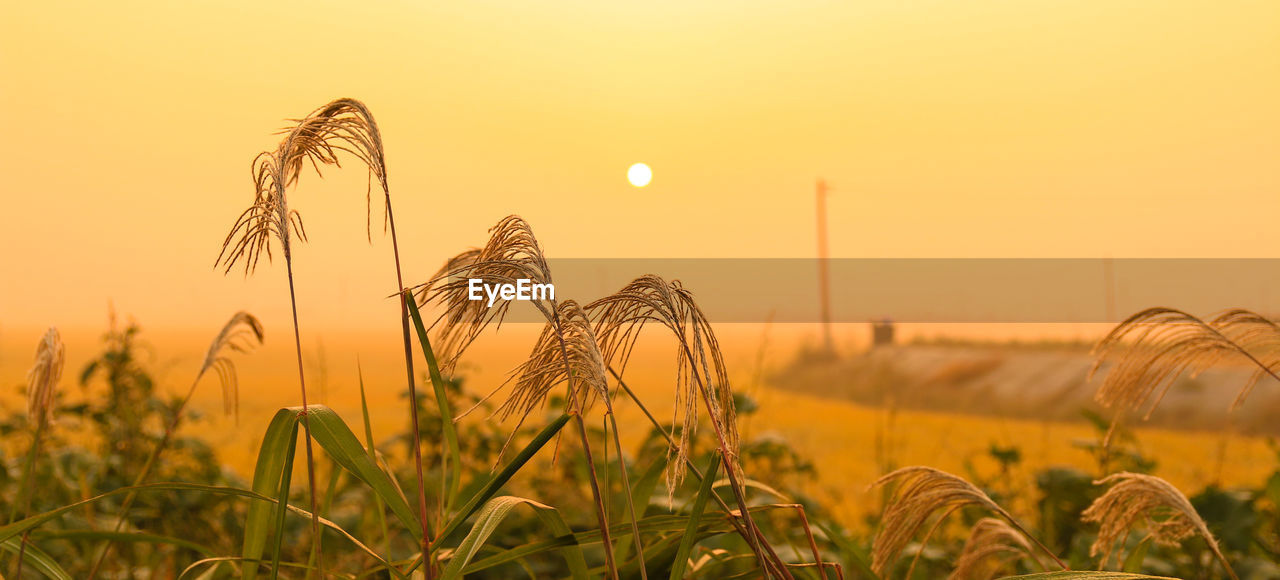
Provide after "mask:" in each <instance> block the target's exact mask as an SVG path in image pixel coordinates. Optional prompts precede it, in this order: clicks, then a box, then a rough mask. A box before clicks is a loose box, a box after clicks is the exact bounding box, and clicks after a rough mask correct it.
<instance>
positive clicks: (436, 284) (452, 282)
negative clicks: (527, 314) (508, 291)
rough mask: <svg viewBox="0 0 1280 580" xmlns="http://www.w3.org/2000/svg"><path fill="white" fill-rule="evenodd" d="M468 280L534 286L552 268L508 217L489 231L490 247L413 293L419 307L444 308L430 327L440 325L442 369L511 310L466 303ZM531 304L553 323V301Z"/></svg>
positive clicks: (527, 232)
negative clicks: (524, 282) (431, 305)
mask: <svg viewBox="0 0 1280 580" xmlns="http://www.w3.org/2000/svg"><path fill="white" fill-rule="evenodd" d="M473 278H474V279H479V280H482V281H484V283H485V284H487V285H495V284H515V283H516V281H517V280H521V279H526V280H529V281H530V282H531V283H533V284H550V283H552V281H551V268H550V267H549V266H548V265H547V260H546V258H545V257H544V256H543V254H542V248H541V246H539V245H538V239H537V237H535V236H534V235H533V229H532V228H531V227H529V224H528V222H525V221H524V219H522V218H521V217H520V216H516V215H511V216H507V217H505V218H503V219H502V220H501V221H499V222H498V224H497V225H495V226H494V227H492V228H490V229H489V241H488V243H486V244H485V245H484V247H483V248H478V249H471V250H467V251H465V252H462V253H461V254H458V255H457V256H454V257H453V258H451V259H449V261H448V262H447V263H446V264H445V265H444V267H442V268H441V269H440V270H439V271H437V272H436V274H435V275H434V276H433V277H432V278H431V280H429V281H427V282H426V283H423V284H420V285H418V286H415V287H414V289H413V290H414V293H415V295H416V297H417V300H418V303H419V304H420V305H422V306H426V305H428V304H432V303H434V304H438V305H441V306H442V307H443V308H444V312H443V313H442V314H441V315H440V317H439V318H438V319H437V320H436V322H435V324H433V326H435V325H436V324H438V325H439V330H438V331H437V335H438V337H439V339H438V340H439V342H438V344H437V345H436V347H437V349H438V350H439V353H440V354H441V357H440V358H441V360H442V361H443V364H444V365H445V366H446V367H451V366H453V364H455V363H456V362H457V359H458V357H460V356H461V355H462V352H463V351H465V350H466V348H467V347H468V346H470V345H471V343H472V342H473V341H475V339H476V338H477V337H479V335H480V333H481V332H483V331H484V329H485V328H486V327H487V326H488V325H489V324H490V323H493V322H495V321H496V322H497V323H498V324H499V325H501V324H502V320H503V318H504V317H505V316H506V313H507V309H508V308H509V307H510V302H507V301H502V302H499V303H497V304H495V305H494V306H493V307H492V308H490V307H489V306H488V304H486V303H485V302H484V301H481V300H471V299H470V297H469V294H470V290H469V282H468V280H469V279H473ZM532 303H533V305H534V307H536V308H537V309H538V310H539V311H540V312H541V313H542V314H543V316H544V317H546V319H547V320H548V321H554V320H555V319H556V316H557V315H556V307H555V301H554V300H533V301H532Z"/></svg>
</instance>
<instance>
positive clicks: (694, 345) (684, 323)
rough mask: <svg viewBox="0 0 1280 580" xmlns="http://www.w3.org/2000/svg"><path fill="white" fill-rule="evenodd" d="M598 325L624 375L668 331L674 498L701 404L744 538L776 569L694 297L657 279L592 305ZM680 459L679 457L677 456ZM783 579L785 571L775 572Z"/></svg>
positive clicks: (720, 365) (707, 326)
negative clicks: (649, 327)
mask: <svg viewBox="0 0 1280 580" xmlns="http://www.w3.org/2000/svg"><path fill="white" fill-rule="evenodd" d="M587 311H588V313H589V315H590V316H591V319H592V320H593V322H594V324H595V333H596V337H597V338H598V340H599V344H600V352H601V353H602V355H603V357H604V360H605V364H606V365H608V366H609V367H610V368H613V369H616V371H617V372H618V374H620V375H621V374H623V373H624V372H625V370H626V365H627V361H628V359H629V358H630V356H631V352H632V350H633V349H634V347H635V343H636V341H637V340H638V339H639V335H640V331H641V330H642V329H643V328H644V326H645V325H646V324H647V323H649V322H656V323H658V324H660V325H662V326H664V327H665V328H667V330H669V331H670V332H671V334H672V336H673V337H675V340H676V361H677V362H676V389H675V405H674V410H673V415H674V417H673V422H674V423H675V424H679V425H681V431H680V442H679V445H677V446H676V447H675V449H671V448H668V451H667V458H668V460H667V466H668V467H667V472H666V473H667V490H668V494H671V493H672V490H674V489H675V487H676V486H678V485H679V483H680V482H681V481H682V480H683V478H684V474H685V468H686V464H687V463H688V459H689V449H690V447H691V446H692V441H693V438H694V435H695V434H696V431H697V427H698V413H697V410H696V409H697V404H698V401H699V400H701V401H702V402H703V407H704V409H705V411H706V414H707V417H708V419H709V421H710V422H711V427H712V429H713V431H714V432H715V438H716V449H717V450H718V451H719V453H720V459H721V461H722V462H723V463H724V465H725V466H726V467H725V474H726V475H727V476H728V479H729V483H730V488H731V489H732V491H733V494H734V499H735V500H736V501H737V504H738V511H739V514H740V517H741V518H742V520H743V523H744V526H745V528H746V532H747V533H746V534H745V536H744V539H745V540H746V541H747V543H748V544H749V545H750V546H751V550H752V552H753V553H754V554H755V556H756V561H757V563H758V564H759V565H760V567H761V570H763V571H765V572H766V575H768V571H769V569H770V567H771V565H772V561H771V560H770V559H769V558H768V557H767V555H766V553H765V550H764V549H762V548H761V544H762V543H765V542H767V540H766V539H765V538H764V537H763V534H761V533H760V530H759V528H757V527H756V525H755V522H753V521H752V518H751V512H750V510H749V509H748V504H747V499H746V491H745V488H744V486H743V485H742V482H741V479H742V465H741V463H740V461H739V460H738V426H737V414H736V413H735V411H734V402H733V391H732V389H731V387H730V386H729V373H728V371H727V370H726V368H725V364H724V356H723V354H722V353H721V351H720V344H719V341H718V340H717V339H716V335H715V332H714V331H713V330H712V328H711V323H710V321H708V320H707V317H706V315H705V314H703V312H702V309H701V308H700V307H698V303H697V301H695V300H694V298H693V293H692V292H690V291H688V290H686V289H685V288H684V286H683V285H682V284H681V283H680V281H679V280H673V281H671V282H667V281H666V280H663V279H662V278H661V277H659V276H654V275H646V276H641V277H639V278H636V279H635V280H633V281H631V282H630V283H629V284H627V285H626V286H624V287H623V288H622V289H621V290H619V291H618V292H616V293H614V294H612V295H610V296H606V297H604V298H601V299H599V300H596V301H594V302H592V303H591V304H589V305H587ZM673 455H674V457H672V456H673ZM775 571H776V572H778V573H779V574H780V575H781V576H783V577H786V576H788V575H789V573H788V572H787V571H786V570H785V568H782V569H777V570H775Z"/></svg>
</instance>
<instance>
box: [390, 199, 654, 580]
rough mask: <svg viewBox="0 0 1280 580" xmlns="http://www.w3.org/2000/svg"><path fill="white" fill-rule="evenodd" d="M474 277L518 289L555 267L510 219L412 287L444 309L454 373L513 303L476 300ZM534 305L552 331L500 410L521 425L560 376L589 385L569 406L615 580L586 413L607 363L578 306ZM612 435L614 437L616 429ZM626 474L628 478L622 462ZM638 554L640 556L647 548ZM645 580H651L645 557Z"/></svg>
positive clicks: (443, 342)
mask: <svg viewBox="0 0 1280 580" xmlns="http://www.w3.org/2000/svg"><path fill="white" fill-rule="evenodd" d="M469 279H480V280H482V281H483V282H484V283H485V284H487V285H493V284H514V283H516V281H517V280H521V279H527V280H529V281H530V282H531V283H533V284H552V279H551V269H550V267H549V266H548V265H547V260H546V258H545V256H544V255H543V252H542V247H541V246H540V245H539V244H538V238H537V237H536V236H535V235H534V234H533V228H532V227H530V226H529V224H528V222H526V221H525V220H524V219H523V218H521V217H520V216H516V215H510V216H507V217H505V218H503V219H502V220H501V221H499V222H498V224H497V225H495V226H494V227H492V228H490V229H489V241H488V242H487V243H486V244H485V245H484V247H482V248H479V249H470V250H466V251H464V252H462V253H460V254H458V255H457V256H454V257H453V258H451V259H450V260H449V261H448V262H447V263H446V264H445V266H444V267H443V268H441V269H440V270H439V271H438V272H437V273H436V274H435V276H433V277H432V278H431V280H429V281H428V282H426V283H424V284H420V285H418V286H416V287H415V288H414V292H415V295H416V296H417V300H418V301H419V303H420V304H422V305H424V306H425V305H427V304H431V303H435V304H439V305H441V306H442V307H443V310H444V312H443V313H442V314H441V315H440V316H439V318H437V319H436V321H435V322H434V323H433V324H432V326H433V327H436V328H437V336H438V337H439V339H438V342H437V344H439V345H440V349H441V352H442V353H443V357H442V358H443V359H444V361H445V366H446V368H451V367H452V366H453V365H454V364H455V363H456V362H457V360H458V358H459V357H460V356H461V355H462V353H463V352H464V351H465V350H466V349H467V347H468V346H470V345H471V343H472V342H474V341H475V339H476V338H477V337H479V335H480V334H481V333H482V332H483V331H484V329H485V328H487V327H488V326H489V325H490V324H492V323H495V322H496V323H497V324H499V325H501V323H502V320H503V318H504V317H505V316H506V313H507V309H508V308H509V307H510V304H511V303H510V301H506V300H503V301H501V302H499V303H496V304H494V305H493V306H492V307H490V306H489V305H488V304H487V303H486V302H484V301H480V300H471V299H470V296H469V294H470V290H469ZM531 303H532V304H533V305H534V307H535V308H537V309H538V311H539V312H541V313H542V315H543V316H544V317H545V318H546V319H547V327H546V328H545V329H544V331H543V333H542V334H541V335H540V337H539V340H538V343H537V345H536V346H535V348H534V352H533V354H532V356H531V357H530V359H529V360H527V361H526V362H525V364H524V365H522V366H521V367H520V368H519V369H517V372H518V373H519V374H520V376H521V377H523V379H522V380H517V384H516V390H515V392H514V393H513V394H512V396H511V398H510V400H509V402H508V403H504V404H503V405H502V406H501V409H503V411H501V412H504V413H513V412H515V410H516V409H519V410H521V413H522V414H521V419H522V420H523V418H524V417H525V416H527V414H528V411H531V410H532V409H534V408H536V407H537V406H538V405H539V404H540V403H541V401H543V400H544V399H545V395H546V394H547V392H549V390H550V388H551V387H552V386H554V384H555V383H556V380H557V379H563V380H566V381H569V390H570V396H571V397H573V396H574V393H575V392H579V390H578V389H575V385H574V383H573V380H574V379H575V378H577V379H578V380H579V382H578V385H579V386H583V385H585V386H586V387H587V388H586V391H585V392H580V395H581V396H579V397H578V398H577V399H576V401H574V403H575V404H576V405H577V407H576V408H575V407H574V406H572V405H571V406H570V407H569V411H570V413H571V414H572V415H573V417H574V423H575V424H576V425H577V428H578V437H579V440H580V442H581V443H582V450H583V454H584V455H585V457H586V462H587V470H588V476H589V480H590V483H591V493H592V497H593V499H594V500H595V504H596V516H597V522H598V525H599V528H600V533H601V537H602V541H603V545H604V548H605V550H604V552H605V564H606V567H607V568H608V570H609V573H610V575H611V576H612V577H614V578H617V577H618V568H617V564H616V562H614V556H613V545H612V540H611V539H610V536H611V534H610V532H609V522H608V518H607V516H606V514H605V507H604V499H603V496H602V495H601V492H600V484H599V478H598V477H597V475H596V470H595V460H594V459H593V458H592V453H591V444H590V439H589V438H588V436H587V428H586V424H585V422H584V419H583V414H582V411H583V410H584V409H585V406H586V403H587V401H588V398H589V397H592V396H596V395H599V394H605V393H606V392H607V391H606V387H605V386H604V372H605V371H604V365H603V364H602V362H603V359H601V358H600V356H599V350H598V347H597V346H596V341H595V337H594V336H592V335H591V334H590V327H589V325H588V324H587V323H586V317H585V316H584V315H583V313H582V309H581V308H579V307H578V306H577V304H576V303H573V302H572V301H566V305H567V307H562V306H560V305H559V304H558V303H557V302H556V300H555V298H554V296H551V297H545V298H540V299H535V300H532V301H531ZM571 345H572V346H571ZM557 355H558V356H557ZM557 360H558V361H559V362H558V363H557V362H556V361H557ZM555 367H559V368H555ZM561 369H563V370H561ZM578 372H581V373H584V374H583V375H582V376H576V375H575V373H578ZM495 392H496V391H495ZM511 401H514V402H511ZM610 416H612V415H610ZM614 433H615V438H616V436H617V429H616V428H615V429H614ZM615 442H616V440H615ZM622 470H623V478H624V480H625V478H626V466H625V463H624V464H623V465H622ZM632 514H633V521H632V526H633V527H634V526H636V525H637V524H636V522H635V521H634V510H632ZM635 537H636V542H637V548H640V545H639V535H638V534H636V536H635ZM640 553H641V554H643V551H641V552H640ZM641 575H642V576H647V574H646V572H645V570H644V565H643V558H641Z"/></svg>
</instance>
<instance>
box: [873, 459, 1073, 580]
mask: <svg viewBox="0 0 1280 580" xmlns="http://www.w3.org/2000/svg"><path fill="white" fill-rule="evenodd" d="M889 483H896V484H897V489H895V490H894V492H893V495H892V496H891V498H890V500H889V503H888V505H887V506H886V507H885V510H884V514H883V515H882V516H881V520H880V531H879V533H877V534H876V537H875V541H874V542H873V544H872V548H871V569H872V570H874V571H875V573H876V575H877V576H880V577H884V576H885V575H886V574H887V573H888V572H889V569H890V566H892V565H893V563H894V562H896V561H897V560H898V556H899V555H900V554H901V553H902V550H903V549H904V548H906V546H907V543H908V542H910V541H911V539H912V538H914V537H915V536H916V534H917V533H918V532H919V531H920V528H921V527H923V526H924V524H925V523H926V522H928V521H929V519H930V518H932V517H933V516H934V514H941V515H940V517H939V520H938V521H939V522H940V521H941V520H942V519H943V518H945V517H946V516H947V515H950V514H951V513H952V512H955V511H956V510H958V509H960V508H963V507H967V506H976V507H979V508H982V509H984V510H987V511H989V512H991V513H994V514H995V515H997V516H999V517H1000V518H1001V519H1002V520H1004V521H1005V522H1008V523H1009V525H1011V526H1013V527H1014V528H1016V529H1017V530H1018V531H1020V532H1022V535H1023V536H1024V537H1026V538H1029V539H1031V540H1032V541H1034V542H1035V543H1036V545H1037V546H1038V547H1039V548H1040V549H1041V551H1043V552H1044V553H1045V554H1048V555H1049V556H1050V557H1051V558H1053V559H1054V560H1055V561H1056V562H1057V563H1058V565H1059V566H1061V567H1062V568H1063V569H1066V568H1067V566H1066V565H1065V564H1063V563H1062V561H1061V560H1059V559H1058V557H1057V555H1055V554H1054V553H1053V552H1052V551H1051V550H1049V549H1048V548H1046V547H1044V546H1043V545H1042V544H1040V543H1039V541H1038V540H1035V538H1034V537H1033V536H1031V535H1030V534H1028V533H1027V532H1026V530H1025V529H1023V528H1022V525H1021V524H1019V523H1018V521H1017V520H1016V519H1014V517H1013V516H1012V515H1011V514H1010V513H1009V512H1007V511H1005V509H1004V508H1002V507H1000V505H999V504H997V503H996V502H995V501H993V500H992V499H991V498H990V497H989V496H987V494H986V493H984V492H983V491H982V490H980V489H978V488H977V487H976V486H974V485H973V484H972V483H969V482H968V481H965V480H964V479H961V478H959V477H956V476H954V475H952V474H950V473H947V472H945V471H941V470H938V469H934V468H932V467H924V466H914V467H904V468H902V469H898V470H896V471H893V472H891V473H888V474H885V475H884V476H883V477H881V478H880V479H877V480H876V481H875V483H873V484H872V486H873V487H874V486H881V485H887V484H889ZM936 525H937V524H936V523H935V529H936ZM929 533H930V534H932V533H933V531H932V530H931V531H930V532H929ZM924 541H925V542H926V543H927V542H928V538H926V539H925V540H924ZM908 577H909V575H908Z"/></svg>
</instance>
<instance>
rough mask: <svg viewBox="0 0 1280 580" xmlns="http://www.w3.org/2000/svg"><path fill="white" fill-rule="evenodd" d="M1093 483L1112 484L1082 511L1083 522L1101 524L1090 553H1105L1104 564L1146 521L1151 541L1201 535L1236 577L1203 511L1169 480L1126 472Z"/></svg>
mask: <svg viewBox="0 0 1280 580" xmlns="http://www.w3.org/2000/svg"><path fill="white" fill-rule="evenodd" d="M1094 484H1095V485H1111V488H1110V489H1108V490H1107V492H1106V493H1104V494H1102V496H1101V497H1099V498H1098V499H1096V500H1094V502H1093V504H1092V505H1090V506H1089V509H1086V510H1085V511H1084V513H1083V514H1082V519H1083V520H1084V521H1086V522H1098V523H1099V524H1100V525H1101V527H1100V528H1099V530H1098V539H1097V540H1095V541H1094V542H1093V545H1092V546H1091V547H1090V548H1089V555H1091V556H1094V557H1097V556H1099V555H1101V556H1102V560H1101V565H1106V563H1107V561H1108V560H1110V559H1111V554H1112V553H1113V552H1114V551H1115V547H1116V543H1117V542H1119V543H1121V544H1123V542H1124V539H1125V537H1126V536H1128V535H1129V531H1130V530H1131V529H1133V528H1134V527H1135V526H1136V525H1138V524H1139V523H1144V524H1145V527H1146V529H1147V533H1148V535H1149V536H1150V537H1151V538H1152V540H1153V541H1155V542H1156V543H1158V544H1161V545H1165V546H1176V545H1178V544H1180V543H1181V542H1182V541H1183V540H1186V539H1187V538H1189V537H1191V536H1193V535H1199V536H1200V537H1201V538H1203V539H1204V541H1205V543H1206V544H1207V545H1208V546H1209V549H1210V550H1211V551H1212V552H1213V554H1214V556H1215V557H1217V558H1218V560H1219V561H1221V562H1222V565H1223V567H1224V568H1226V570H1227V573H1228V574H1229V575H1230V576H1231V577H1232V578H1235V577H1236V576H1235V572H1234V571H1233V570H1232V569H1231V566H1230V565H1229V564H1227V560H1226V557H1225V556H1223V554H1222V551H1221V550H1220V549H1219V548H1218V541H1217V540H1216V539H1214V537H1213V534H1212V533H1210V532H1209V527H1208V526H1207V525H1205V523H1204V520H1203V519H1201V518H1200V514H1198V513H1196V510H1195V508H1194V507H1192V506H1191V502H1190V501H1189V500H1187V496H1185V495H1183V494H1182V492H1181V491H1179V490H1178V488H1176V487H1174V486H1173V485H1172V484H1170V483H1169V482H1167V481H1165V480H1163V479H1160V478H1159V477H1156V476H1154V475H1145V474H1141V473H1129V472H1123V473H1116V474H1113V475H1109V476H1107V477H1105V478H1103V479H1101V480H1098V481H1095V482H1094Z"/></svg>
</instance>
